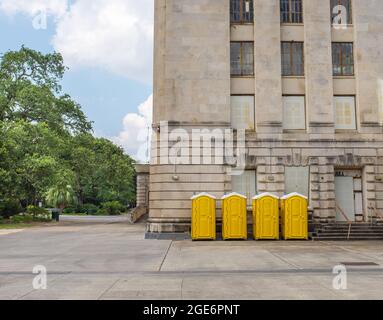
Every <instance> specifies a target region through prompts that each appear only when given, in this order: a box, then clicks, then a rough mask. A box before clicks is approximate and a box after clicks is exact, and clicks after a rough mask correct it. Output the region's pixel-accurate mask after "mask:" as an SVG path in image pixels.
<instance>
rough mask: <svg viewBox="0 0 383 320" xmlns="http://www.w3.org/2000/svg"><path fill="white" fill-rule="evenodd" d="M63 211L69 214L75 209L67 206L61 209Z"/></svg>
mask: <svg viewBox="0 0 383 320" xmlns="http://www.w3.org/2000/svg"><path fill="white" fill-rule="evenodd" d="M63 213H66V214H70V213H77V210H76V208H75V207H68V208H65V209H64V210H63Z"/></svg>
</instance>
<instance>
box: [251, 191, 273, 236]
mask: <svg viewBox="0 0 383 320" xmlns="http://www.w3.org/2000/svg"><path fill="white" fill-rule="evenodd" d="M253 234H254V239H255V240H278V239H279V197H277V196H276V195H274V194H271V193H262V194H260V195H258V196H255V197H254V198H253Z"/></svg>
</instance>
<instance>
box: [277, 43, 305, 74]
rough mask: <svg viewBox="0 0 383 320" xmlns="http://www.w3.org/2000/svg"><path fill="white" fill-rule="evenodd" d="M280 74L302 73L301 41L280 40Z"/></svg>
mask: <svg viewBox="0 0 383 320" xmlns="http://www.w3.org/2000/svg"><path fill="white" fill-rule="evenodd" d="M282 75H283V76H303V75H304V58H303V42H282Z"/></svg>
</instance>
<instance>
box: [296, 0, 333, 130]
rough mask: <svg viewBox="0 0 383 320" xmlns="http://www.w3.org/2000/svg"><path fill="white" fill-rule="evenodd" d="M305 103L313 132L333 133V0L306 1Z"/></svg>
mask: <svg viewBox="0 0 383 320" xmlns="http://www.w3.org/2000/svg"><path fill="white" fill-rule="evenodd" d="M303 7H304V21H303V22H304V26H305V78H306V105H307V109H308V110H307V113H308V120H309V127H310V133H312V134H314V135H315V134H321V136H320V137H321V138H324V136H323V134H330V138H331V134H334V107H333V77H332V50H331V23H330V1H323V0H310V1H304V6H303Z"/></svg>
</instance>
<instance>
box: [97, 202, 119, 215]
mask: <svg viewBox="0 0 383 320" xmlns="http://www.w3.org/2000/svg"><path fill="white" fill-rule="evenodd" d="M124 211H125V207H124V206H123V205H122V204H121V203H120V202H119V201H109V202H104V203H102V204H101V209H100V210H99V211H98V214H99V213H100V212H104V213H105V214H107V215H110V216H117V215H120V214H121V213H122V212H124Z"/></svg>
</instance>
